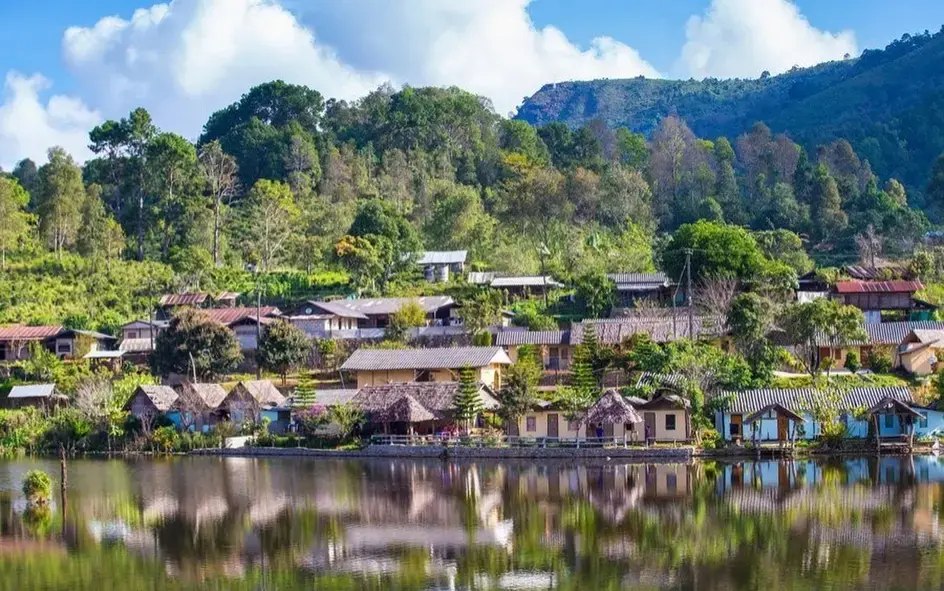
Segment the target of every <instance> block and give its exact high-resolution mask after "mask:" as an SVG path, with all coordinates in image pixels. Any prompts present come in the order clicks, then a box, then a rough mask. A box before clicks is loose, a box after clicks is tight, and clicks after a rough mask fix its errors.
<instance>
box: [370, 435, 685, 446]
mask: <svg viewBox="0 0 944 591" xmlns="http://www.w3.org/2000/svg"><path fill="white" fill-rule="evenodd" d="M370 443H371V445H402V446H418V447H422V446H439V447H443V446H445V447H541V448H547V447H572V448H576V449H580V448H630V447H634V448H647V447H649V446H647V445H645V444H644V443H643V442H641V441H632V440H629V439H624V438H622V437H578V438H573V437H520V436H516V435H502V436H498V435H495V436H488V435H471V436H456V435H446V434H442V435H380V434H377V435H372V436H371V438H370ZM682 443H684V442H681V441H680V442H678V444H682Z"/></svg>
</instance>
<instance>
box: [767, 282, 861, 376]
mask: <svg viewBox="0 0 944 591" xmlns="http://www.w3.org/2000/svg"><path fill="white" fill-rule="evenodd" d="M864 323H865V319H864V318H863V316H862V312H861V311H860V310H859V309H858V308H855V307H853V306H844V305H842V304H841V303H839V302H837V301H836V300H832V299H828V298H820V299H816V300H813V301H812V302H805V303H797V304H793V305H792V306H789V307H788V308H786V309H785V310H784V312H783V314H782V315H781V317H780V319H779V325H780V327H781V328H782V329H783V330H784V332H785V333H786V336H787V338H788V339H789V341H790V343H791V344H793V345H794V346H795V347H796V348H797V350H798V352H799V353H800V357H801V358H800V361H801V362H802V363H803V365H804V366H805V367H806V371H807V372H808V373H809V374H810V375H811V376H813V377H814V378H815V377H816V376H817V375H819V373H820V371H821V368H822V365H823V360H822V359H821V358H820V356H819V347H820V346H821V345H822V346H829V347H841V346H843V345H845V344H847V343H851V342H854V341H856V340H865V339H866V338H867V335H866V334H865V329H864V328H863V325H864ZM826 369H827V371H828V370H829V366H828V365H827V368H826Z"/></svg>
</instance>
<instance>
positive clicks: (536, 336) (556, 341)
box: [495, 330, 570, 347]
mask: <svg viewBox="0 0 944 591" xmlns="http://www.w3.org/2000/svg"><path fill="white" fill-rule="evenodd" d="M495 344H496V345H499V346H502V347H508V346H516V345H568V344H570V331H569V330H503V331H501V332H499V333H497V334H496V335H495Z"/></svg>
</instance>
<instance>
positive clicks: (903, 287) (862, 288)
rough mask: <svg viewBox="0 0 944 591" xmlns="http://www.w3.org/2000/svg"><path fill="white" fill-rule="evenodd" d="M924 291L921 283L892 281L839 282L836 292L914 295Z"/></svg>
mask: <svg viewBox="0 0 944 591" xmlns="http://www.w3.org/2000/svg"><path fill="white" fill-rule="evenodd" d="M922 289H924V285H923V284H922V283H921V282H920V281H906V280H903V279H893V280H890V281H859V280H852V281H837V282H836V292H837V293H841V294H851V293H914V292H916V291H920V290H922Z"/></svg>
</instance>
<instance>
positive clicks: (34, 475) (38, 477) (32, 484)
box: [23, 470, 52, 505]
mask: <svg viewBox="0 0 944 591" xmlns="http://www.w3.org/2000/svg"><path fill="white" fill-rule="evenodd" d="M23 495H24V496H25V497H26V502H28V503H29V504H30V505H45V504H47V503H49V501H50V499H52V479H50V478H49V475H48V474H46V473H45V472H43V471H42V470H30V471H29V472H27V474H26V478H24V479H23Z"/></svg>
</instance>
